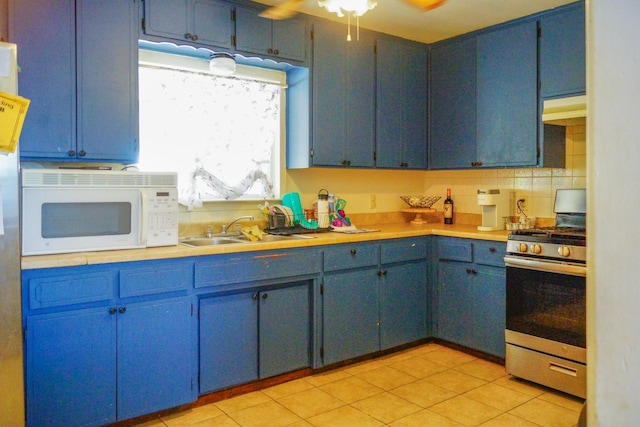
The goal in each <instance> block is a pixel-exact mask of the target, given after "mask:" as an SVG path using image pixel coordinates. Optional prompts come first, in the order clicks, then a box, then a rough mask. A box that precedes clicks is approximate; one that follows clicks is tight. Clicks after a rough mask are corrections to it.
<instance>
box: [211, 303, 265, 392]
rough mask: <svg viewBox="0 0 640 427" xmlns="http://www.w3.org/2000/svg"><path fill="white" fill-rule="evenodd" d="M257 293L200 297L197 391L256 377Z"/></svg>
mask: <svg viewBox="0 0 640 427" xmlns="http://www.w3.org/2000/svg"><path fill="white" fill-rule="evenodd" d="M257 300H258V294H257V293H253V292H251V293H241V294H235V295H225V296H219V297H212V298H205V299H202V300H200V393H207V392H210V391H213V390H218V389H221V388H224V387H228V386H231V385H235V384H242V383H246V382H249V381H252V380H255V379H257V378H258V315H257V313H258V312H257Z"/></svg>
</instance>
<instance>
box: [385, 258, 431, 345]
mask: <svg viewBox="0 0 640 427" xmlns="http://www.w3.org/2000/svg"><path fill="white" fill-rule="evenodd" d="M381 275H382V285H381V297H380V348H381V349H382V350H385V349H388V348H392V347H396V346H399V345H402V344H406V343H409V342H412V341H417V340H419V339H422V338H425V337H426V336H427V286H426V284H427V263H426V261H425V260H422V261H420V262H413V263H406V264H395V265H390V266H383V267H382V270H381Z"/></svg>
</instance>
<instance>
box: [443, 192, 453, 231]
mask: <svg viewBox="0 0 640 427" xmlns="http://www.w3.org/2000/svg"><path fill="white" fill-rule="evenodd" d="M444 223H445V224H453V200H452V199H451V189H450V188H447V198H446V199H444Z"/></svg>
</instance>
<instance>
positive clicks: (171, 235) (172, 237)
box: [145, 188, 178, 247]
mask: <svg viewBox="0 0 640 427" xmlns="http://www.w3.org/2000/svg"><path fill="white" fill-rule="evenodd" d="M145 191H146V192H147V202H148V204H147V206H148V209H147V210H146V213H145V216H146V218H145V220H146V222H147V247H151V246H170V245H177V244H178V191H177V190H176V189H175V188H167V189H156V188H150V189H147V190H145Z"/></svg>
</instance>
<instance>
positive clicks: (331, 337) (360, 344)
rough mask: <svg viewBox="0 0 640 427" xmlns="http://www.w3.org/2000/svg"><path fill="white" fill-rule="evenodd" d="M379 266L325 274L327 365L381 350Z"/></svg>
mask: <svg viewBox="0 0 640 427" xmlns="http://www.w3.org/2000/svg"><path fill="white" fill-rule="evenodd" d="M377 272H378V268H377V267H373V268H366V269H363V270H347V271H344V272H339V273H334V274H330V275H326V276H325V277H324V291H323V319H324V321H323V343H322V347H323V361H324V364H325V365H329V364H331V363H335V362H340V361H343V360H347V359H351V358H354V357H358V356H362V355H365V354H369V353H373V352H376V351H378V350H380V343H379V332H378V329H379V326H378V325H379V321H378V302H379V287H378V277H377V276H376V274H377Z"/></svg>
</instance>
